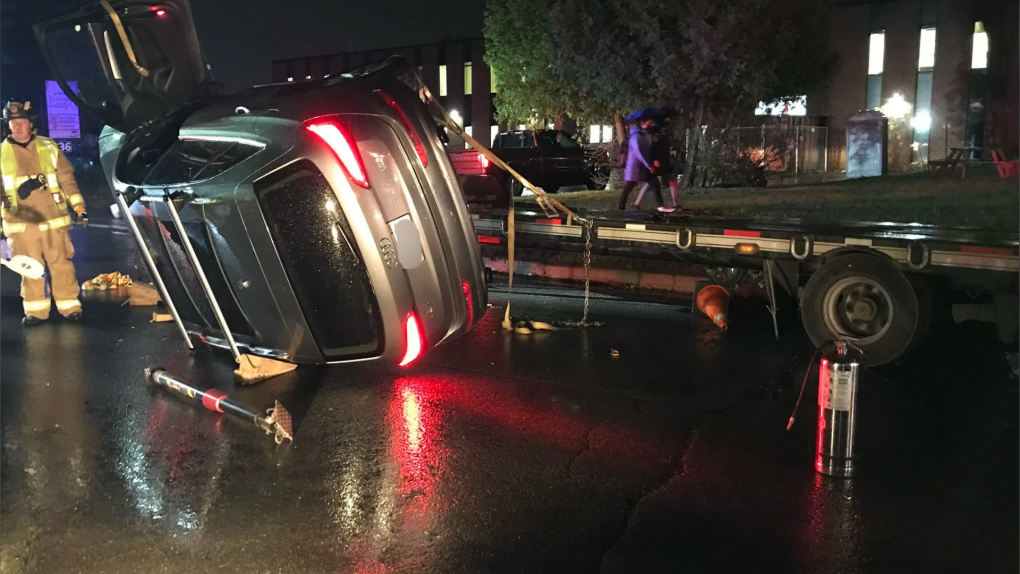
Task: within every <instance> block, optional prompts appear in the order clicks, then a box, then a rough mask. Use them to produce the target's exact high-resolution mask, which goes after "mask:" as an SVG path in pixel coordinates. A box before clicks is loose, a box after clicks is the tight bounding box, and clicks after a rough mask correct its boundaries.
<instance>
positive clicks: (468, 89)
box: [464, 62, 471, 96]
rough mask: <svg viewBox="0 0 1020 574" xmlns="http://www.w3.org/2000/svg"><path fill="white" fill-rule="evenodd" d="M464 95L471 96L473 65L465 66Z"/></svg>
mask: <svg viewBox="0 0 1020 574" xmlns="http://www.w3.org/2000/svg"><path fill="white" fill-rule="evenodd" d="M464 95H465V96H470V95H471V63H470V62H468V63H466V64H464Z"/></svg>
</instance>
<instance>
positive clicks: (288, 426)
mask: <svg viewBox="0 0 1020 574" xmlns="http://www.w3.org/2000/svg"><path fill="white" fill-rule="evenodd" d="M145 379H146V380H147V381H149V382H151V383H154V384H156V385H159V386H161V387H165V388H167V389H169V390H171V391H173V392H175V393H177V394H178V395H180V396H182V397H187V398H189V399H191V401H192V402H195V403H200V404H201V405H202V406H203V407H204V408H205V409H206V410H210V411H213V412H216V413H223V414H229V415H233V416H235V417H237V418H239V419H241V420H245V421H248V422H250V423H252V424H254V425H255V426H256V427H258V428H260V429H262V430H264V431H265V432H266V434H272V435H274V438H275V439H276V442H277V444H279V443H282V442H283V441H284V440H285V439H286V440H294V425H293V421H292V419H291V416H290V413H289V412H287V409H285V408H283V405H281V404H280V401H275V404H274V405H273V408H272V409H269V410H268V411H267V412H266V414H262V413H260V412H257V411H255V410H253V409H251V408H249V407H246V406H245V405H242V404H241V403H238V402H236V401H234V400H232V399H231V398H230V397H229V396H227V394H226V393H224V392H222V391H220V390H217V389H206V390H204V391H203V390H202V389H199V388H198V387H195V386H193V385H191V384H190V383H188V382H187V381H185V380H183V379H181V378H179V377H175V376H174V375H171V374H170V373H168V372H166V370H164V369H162V368H158V367H156V368H149V369H145Z"/></svg>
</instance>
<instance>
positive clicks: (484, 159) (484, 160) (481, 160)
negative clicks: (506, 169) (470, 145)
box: [478, 153, 489, 169]
mask: <svg viewBox="0 0 1020 574" xmlns="http://www.w3.org/2000/svg"><path fill="white" fill-rule="evenodd" d="M478 163H479V164H480V165H481V166H482V169H489V158H487V157H485V154H484V153H480V154H478Z"/></svg>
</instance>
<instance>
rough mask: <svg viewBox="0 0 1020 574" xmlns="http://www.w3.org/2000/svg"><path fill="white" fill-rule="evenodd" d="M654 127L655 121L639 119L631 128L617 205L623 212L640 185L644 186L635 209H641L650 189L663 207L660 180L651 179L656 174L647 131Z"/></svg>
mask: <svg viewBox="0 0 1020 574" xmlns="http://www.w3.org/2000/svg"><path fill="white" fill-rule="evenodd" d="M653 125H655V120H654V119H639V120H638V123H637V124H635V125H633V126H631V128H630V139H629V140H628V142H627V165H626V167H625V168H624V171H623V179H624V184H623V190H622V191H621V193H620V202H619V204H618V205H617V209H619V210H621V211H622V210H624V209H626V208H627V197H629V196H630V194H631V192H632V191H634V188H635V187H637V186H638V184H643V187H642V188H641V191H640V192H639V194H638V199H637V201H636V202H635V203H634V206H633V207H634V209H639V207H640V203H641V199H642V198H643V197H644V195H645V192H646V191H647V190H648V188H649V187H650V188H651V189H652V191H654V192H655V199H656V201H657V202H658V204H659V207H662V190H661V189H660V188H659V180H658V178H652V177H650V176H651V175H653V174H654V173H655V165H654V163H653V162H654V158H653V157H652V146H651V143H652V142H651V138H650V137H649V134H648V131H647V130H648V129H649V128H651V127H652V126H653Z"/></svg>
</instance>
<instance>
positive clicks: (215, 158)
mask: <svg viewBox="0 0 1020 574" xmlns="http://www.w3.org/2000/svg"><path fill="white" fill-rule="evenodd" d="M257 151H259V148H258V147H255V146H252V145H245V144H241V143H235V142H222V141H202V140H177V142H176V143H174V145H173V146H171V147H170V149H169V150H168V151H167V152H166V153H165V154H163V157H162V158H160V160H159V161H158V162H157V163H156V165H155V166H153V168H152V171H150V172H149V175H148V176H147V177H146V178H145V182H144V183H145V184H146V185H167V184H173V183H188V182H191V181H196V180H199V179H209V178H211V177H213V176H216V175H219V174H220V173H223V172H224V171H226V170H228V169H230V168H231V167H233V166H235V165H237V164H238V163H240V162H241V161H243V160H245V159H247V158H248V157H249V156H251V155H252V154H254V153H255V152H257Z"/></svg>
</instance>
